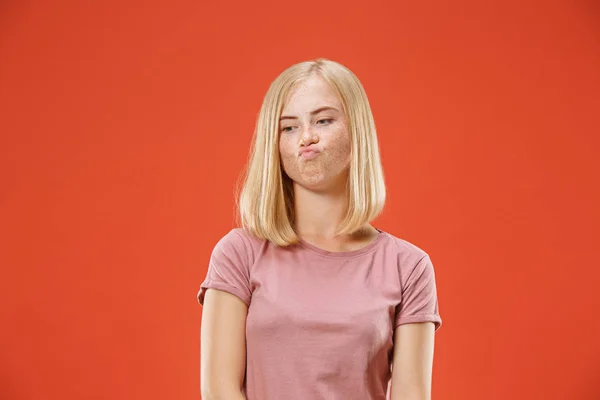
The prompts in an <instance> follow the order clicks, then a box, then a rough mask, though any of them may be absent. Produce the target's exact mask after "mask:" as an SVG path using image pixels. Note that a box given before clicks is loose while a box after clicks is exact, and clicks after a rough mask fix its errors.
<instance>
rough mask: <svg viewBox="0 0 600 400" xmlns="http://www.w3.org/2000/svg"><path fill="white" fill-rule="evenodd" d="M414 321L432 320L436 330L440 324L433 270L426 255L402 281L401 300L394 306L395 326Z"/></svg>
mask: <svg viewBox="0 0 600 400" xmlns="http://www.w3.org/2000/svg"><path fill="white" fill-rule="evenodd" d="M416 322H433V323H434V324H435V330H436V331H437V330H438V329H439V328H440V327H441V325H442V319H441V317H440V313H439V309H438V296H437V289H436V281H435V271H434V269H433V264H432V263H431V259H430V258H429V256H428V255H425V256H424V257H423V258H421V259H420V260H419V262H418V263H417V264H416V265H415V267H414V268H413V269H412V271H411V272H410V274H409V275H408V277H407V279H406V281H405V282H403V285H402V300H401V302H400V304H398V305H397V306H396V323H395V326H398V325H402V324H408V323H416Z"/></svg>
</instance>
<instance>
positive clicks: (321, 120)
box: [317, 118, 333, 125]
mask: <svg viewBox="0 0 600 400" xmlns="http://www.w3.org/2000/svg"><path fill="white" fill-rule="evenodd" d="M323 121H328V123H327V124H325V125H329V124H330V123H331V121H333V119H331V118H325V119H320V120H318V121H317V124H318V123H319V122H323ZM321 125H323V124H321Z"/></svg>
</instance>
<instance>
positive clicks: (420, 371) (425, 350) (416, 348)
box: [391, 322, 435, 400]
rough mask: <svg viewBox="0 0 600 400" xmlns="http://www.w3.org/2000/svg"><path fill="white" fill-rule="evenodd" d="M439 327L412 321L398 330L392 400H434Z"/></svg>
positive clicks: (395, 340) (393, 367)
mask: <svg viewBox="0 0 600 400" xmlns="http://www.w3.org/2000/svg"><path fill="white" fill-rule="evenodd" d="M434 332H435V326H434V323H433V322H423V323H408V324H402V325H399V326H398V327H396V329H395V331H394V355H393V362H392V386H391V400H430V399H431V379H432V369H433V348H434Z"/></svg>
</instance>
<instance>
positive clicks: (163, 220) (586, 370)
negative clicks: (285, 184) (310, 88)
mask: <svg viewBox="0 0 600 400" xmlns="http://www.w3.org/2000/svg"><path fill="white" fill-rule="evenodd" d="M69 3H70V4H69ZM87 3H89V2H87ZM87 3H86V2H63V4H57V3H56V2H53V3H50V2H42V1H28V2H16V1H13V2H10V1H9V2H5V3H4V4H3V5H2V6H1V11H0V12H1V14H0V96H1V104H0V106H1V107H0V132H1V135H2V136H1V139H2V145H1V146H0V151H1V158H0V163H1V164H0V174H1V175H0V178H1V181H2V186H1V189H0V193H1V195H0V202H1V210H0V212H1V214H0V221H1V226H2V229H1V232H2V237H1V238H0V239H1V240H0V243H1V245H0V246H1V248H0V250H1V251H0V265H1V266H2V278H1V279H0V293H1V296H2V299H3V300H2V302H1V304H0V318H1V319H0V320H1V321H2V328H1V329H0V398H2V399H11V400H12V399H15V400H17V399H19V400H21V399H22V400H25V399H27V400H28V399H45V400H54V399H60V400H69V399H140V398H144V399H197V398H198V397H199V328H200V318H201V311H202V308H201V307H200V306H199V305H198V304H197V303H196V300H195V296H196V292H197V290H198V287H199V284H200V282H201V281H202V280H203V278H204V276H205V273H206V268H207V262H208V257H209V255H210V251H211V249H212V247H213V246H214V244H215V243H216V241H217V240H218V239H219V238H220V237H221V236H222V235H224V234H225V233H226V232H227V231H228V230H229V229H230V228H231V227H232V223H233V217H234V212H233V204H234V203H233V187H234V184H235V181H236V179H237V178H238V176H239V173H240V171H241V169H242V167H243V165H244V162H245V159H246V157H247V153H248V147H249V144H250V139H251V134H252V131H253V128H254V122H255V118H256V115H257V113H258V109H259V107H260V104H261V101H262V97H263V95H264V93H265V91H266V89H267V87H268V85H269V83H270V82H271V80H272V79H274V78H275V76H277V74H279V73H280V72H281V71H282V70H283V69H285V68H286V67H287V66H289V65H291V64H293V63H296V62H299V61H303V60H307V59H312V58H316V57H327V58H330V59H333V60H336V61H339V62H342V63H343V64H345V65H347V66H348V67H349V68H350V69H352V70H353V71H354V72H355V73H356V74H357V75H358V76H359V78H360V79H361V80H362V82H363V84H364V86H365V89H366V91H367V93H368V95H369V99H370V102H371V106H372V109H373V113H374V115H375V120H376V124H377V128H378V132H379V138H380V142H381V147H382V157H383V162H384V168H385V172H386V178H387V183H388V188H389V203H388V206H387V209H386V211H385V213H384V215H383V216H382V217H381V218H379V219H378V220H377V221H376V225H377V226H378V227H380V228H382V229H385V230H387V231H389V232H391V233H393V234H395V235H397V236H400V237H402V238H404V239H406V240H409V241H411V242H413V243H415V244H417V245H418V246H420V247H422V248H424V249H425V250H427V251H428V252H429V253H430V254H431V256H432V260H434V264H435V266H436V272H437V279H438V290H439V299H440V312H441V313H442V316H443V319H444V327H443V328H442V329H441V330H440V331H439V332H438V335H437V336H436V353H435V364H434V378H433V379H434V383H433V393H434V398H435V399H437V400H468V399H474V400H475V399H476V400H481V399H485V400H491V399H499V400H500V399H502V400H505V399H514V400H517V399H545V400H553V399H590V400H591V399H598V398H600V383H599V381H598V376H600V364H599V361H598V359H599V356H600V343H599V340H598V339H599V337H600V322H599V321H598V310H599V309H600V297H599V296H598V290H599V289H598V286H599V285H598V284H599V283H600V282H599V281H600V279H599V278H600V272H599V269H598V267H599V262H598V254H597V249H598V245H597V240H598V226H599V224H600V212H599V206H598V205H599V204H600V193H599V189H598V172H599V171H598V170H599V161H598V154H599V153H598V150H599V149H598V145H599V139H598V133H599V132H600V129H599V128H600V124H599V122H598V118H599V115H598V114H599V110H600V102H599V93H600V79H599V77H600V74H599V71H600V50H599V49H600V46H598V44H599V39H600V25H599V22H598V21H599V19H598V17H599V15H600V10H599V9H598V6H597V5H595V4H594V2H592V1H587V2H586V1H562V2H560V1H547V2H533V1H518V2H517V1H512V2H507V1H496V2H494V3H491V2H481V1H455V2H437V3H436V2H434V3H431V2H408V1H402V2H387V3H386V4H383V2H369V3H368V6H367V5H366V3H364V2H360V3H359V2H357V3H356V4H349V3H347V2H346V3H341V2H322V1H319V2H314V1H312V0H309V1H308V2H303V3H302V4H299V3H285V2H283V3H282V2H267V1H259V2H258V3H257V2H241V1H240V2H238V3H235V4H233V3H226V2H198V1H183V0H178V1H171V2H166V1H162V2H158V1H128V2H118V1H103V2H95V3H94V4H91V3H89V4H87ZM205 3H210V4H205ZM536 3H537V4H536ZM594 178H595V179H594Z"/></svg>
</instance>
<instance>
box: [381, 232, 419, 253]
mask: <svg viewBox="0 0 600 400" xmlns="http://www.w3.org/2000/svg"><path fill="white" fill-rule="evenodd" d="M384 234H385V235H386V236H387V243H388V247H389V248H390V249H391V251H393V252H395V253H397V254H398V256H399V257H400V258H401V259H421V258H423V257H427V256H429V254H428V253H427V252H426V251H425V250H424V249H423V248H421V247H420V246H418V245H416V244H415V243H413V242H409V241H408V240H406V239H403V238H401V237H398V236H395V235H393V234H391V233H389V232H384Z"/></svg>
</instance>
